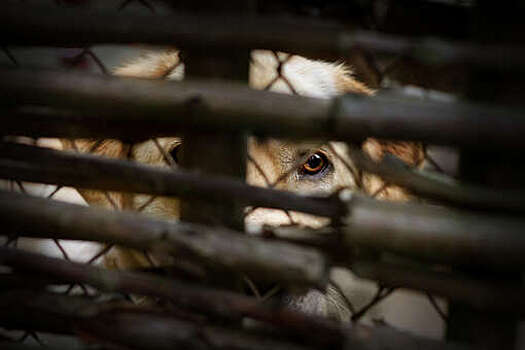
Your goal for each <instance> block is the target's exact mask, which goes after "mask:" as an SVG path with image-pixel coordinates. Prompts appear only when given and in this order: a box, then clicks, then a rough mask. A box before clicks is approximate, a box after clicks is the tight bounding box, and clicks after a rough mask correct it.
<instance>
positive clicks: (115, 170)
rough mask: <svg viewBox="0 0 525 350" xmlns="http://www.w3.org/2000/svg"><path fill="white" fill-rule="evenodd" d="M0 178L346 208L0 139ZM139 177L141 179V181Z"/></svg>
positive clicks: (329, 212)
mask: <svg viewBox="0 0 525 350" xmlns="http://www.w3.org/2000/svg"><path fill="white" fill-rule="evenodd" d="M0 178H5V179H12V180H21V181H32V182H39V183H47V184H58V185H63V186H74V187H78V188H89V189H100V190H109V191H125V192H135V193H148V194H154V195H164V196H177V197H180V198H188V197H190V198H193V199H201V200H208V201H213V202H224V201H228V200H230V201H231V200H235V201H238V202H239V203H240V204H242V205H252V206H261V207H268V208H282V209H287V210H295V211H301V212H305V213H310V214H316V215H321V216H328V217H339V216H340V215H342V213H343V212H344V210H343V208H342V207H341V206H340V205H339V202H338V200H336V199H335V200H334V199H332V198H321V197H306V196H300V195H297V194H294V193H291V192H284V191H279V190H274V189H268V188H261V187H255V186H250V185H247V184H246V183H244V182H242V181H238V180H237V181H236V180H233V179H231V178H228V177H222V176H217V175H202V174H198V173H194V172H188V171H184V170H182V169H177V171H174V170H172V169H166V168H160V167H152V166H147V165H144V164H140V163H135V162H128V161H123V160H117V159H108V158H102V157H97V156H93V155H89V154H74V153H70V152H62V151H55V150H51V149H46V148H40V147H33V146H27V145H22V144H14V143H0ZM137 179H140V181H137Z"/></svg>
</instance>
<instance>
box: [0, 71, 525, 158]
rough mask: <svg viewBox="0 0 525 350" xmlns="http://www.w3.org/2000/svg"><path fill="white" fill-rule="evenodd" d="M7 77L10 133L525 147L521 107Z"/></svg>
mask: <svg viewBox="0 0 525 350" xmlns="http://www.w3.org/2000/svg"><path fill="white" fill-rule="evenodd" d="M1 74H2V77H3V78H2V79H1V80H0V93H1V94H2V95H3V96H5V98H4V100H3V106H4V107H3V110H2V113H1V114H2V119H3V128H2V134H4V135H9V134H11V135H27V136H51V137H56V136H61V137H67V136H69V137H98V138H104V137H116V138H125V139H131V138H141V139H143V138H145V137H153V136H173V135H176V134H180V133H181V131H183V130H192V129H198V130H199V131H214V132H232V131H238V130H247V131H250V132H254V133H256V134H259V135H268V136H281V137H312V138H325V139H330V140H343V141H361V140H363V139H365V138H367V137H378V138H384V139H402V140H417V141H423V142H427V143H430V144H447V145H455V146H462V147H473V148H476V149H484V148H486V149H491V150H493V149H496V148H512V149H513V150H516V149H521V148H524V147H525V138H523V135H524V134H525V119H524V118H523V115H524V114H525V113H524V111H523V110H522V109H520V108H517V107H515V108H511V107H501V106H500V107H498V106H491V105H483V104H473V103H466V102H457V103H451V102H438V101H421V100H418V99H413V98H400V97H398V96H397V97H396V96H389V95H388V94H386V95H383V94H379V95H378V96H374V97H366V96H357V95H348V96H344V97H341V98H335V99H332V100H325V99H317V98H307V97H301V96H289V95H284V94H278V93H272V92H268V91H255V90H252V89H249V88H248V87H245V86H242V85H238V84H235V83H227V82H222V83H221V82H217V81H215V82H198V81H194V82H174V81H145V80H138V79H131V78H127V79H123V78H116V77H102V76H97V75H89V74H73V73H62V72H49V71H47V72H45V71H39V72H38V74H36V73H35V72H34V71H24V70H3V71H1ZM23 105H41V106H47V107H52V108H55V109H58V110H59V111H58V113H57V114H53V113H50V111H49V109H46V108H44V109H42V108H41V107H39V108H35V107H25V106H23ZM15 106H17V107H15ZM10 113H14V115H13V116H10ZM66 126H67V127H66ZM55 128H56V130H57V131H56V132H53V130H54V129H55ZM39 130H40V131H39Z"/></svg>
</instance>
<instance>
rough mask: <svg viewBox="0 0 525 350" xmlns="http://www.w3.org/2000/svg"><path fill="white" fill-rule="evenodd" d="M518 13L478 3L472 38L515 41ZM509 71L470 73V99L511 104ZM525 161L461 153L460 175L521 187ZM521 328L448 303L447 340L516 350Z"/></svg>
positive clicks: (486, 275) (513, 320)
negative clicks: (513, 19) (514, 28)
mask: <svg viewBox="0 0 525 350" xmlns="http://www.w3.org/2000/svg"><path fill="white" fill-rule="evenodd" d="M515 14H516V9H514V8H513V4H512V3H511V2H505V5H504V6H502V4H500V3H498V4H496V3H495V2H491V1H485V0H481V1H479V2H478V4H477V8H476V12H475V13H474V14H473V15H474V17H473V23H472V24H473V26H472V29H473V30H474V33H473V34H474V37H473V39H474V40H478V41H492V42H494V41H497V42H498V43H502V42H504V41H508V39H511V38H514V39H515V33H514V30H512V31H509V29H510V28H513V25H514V24H516V23H509V22H512V20H510V18H509V16H507V15H510V17H513V16H514V15H515ZM503 24H504V25H503ZM506 73H507V74H503V73H502V72H498V73H494V72H490V71H483V70H481V69H479V68H476V69H474V70H473V71H472V72H471V80H470V86H469V91H468V92H467V95H468V97H469V98H471V99H477V100H480V101H487V100H488V101H490V102H495V101H500V102H508V97H509V96H508V94H506V93H505V89H503V88H502V85H503V86H509V83H510V82H511V80H510V79H509V78H511V75H510V74H508V73H509V72H506ZM480 142H482V141H480ZM523 160H525V159H524V157H523V155H520V154H517V153H515V152H514V153H513V152H510V151H508V152H501V151H499V152H498V151H493V152H486V151H484V152H478V151H475V150H461V152H460V164H459V173H460V176H461V177H462V179H463V180H465V181H466V182H471V183H477V184H480V185H484V186H490V187H493V188H494V187H495V188H498V187H499V188H502V187H508V186H510V187H513V188H516V187H518V186H522V187H523V178H524V176H525V167H523V166H522V165H521V164H523ZM514 164H517V166H514ZM464 272H466V273H469V274H471V275H474V276H477V277H479V278H483V279H498V280H507V281H514V282H515V281H517V280H519V279H520V276H519V272H517V271H514V272H513V271H509V272H508V273H506V274H501V273H500V274H498V275H495V274H494V273H493V272H491V271H482V270H476V271H472V270H469V271H464ZM473 297H475V296H473ZM517 325H518V315H517V314H509V313H498V312H484V311H479V310H475V309H473V308H471V307H468V306H466V305H464V304H461V303H457V302H454V303H450V305H449V319H448V325H447V326H448V328H447V338H448V339H450V340H455V341H461V342H467V343H470V344H473V345H474V346H475V347H476V349H514V348H515V342H516V331H517Z"/></svg>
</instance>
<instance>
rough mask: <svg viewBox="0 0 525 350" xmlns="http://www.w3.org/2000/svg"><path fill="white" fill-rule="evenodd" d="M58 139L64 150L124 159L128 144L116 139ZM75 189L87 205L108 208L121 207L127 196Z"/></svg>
mask: <svg viewBox="0 0 525 350" xmlns="http://www.w3.org/2000/svg"><path fill="white" fill-rule="evenodd" d="M60 141H61V142H62V148H63V149H64V150H70V151H76V152H79V153H89V154H94V155H98V156H102V157H109V158H120V159H126V158H127V156H128V153H129V146H128V145H125V144H124V143H122V142H120V141H117V140H99V141H97V140H86V139H76V140H67V139H62V140H60ZM77 190H78V192H79V193H80V194H81V195H82V197H83V198H84V200H85V201H86V202H87V203H88V204H89V205H96V206H101V207H105V208H108V209H118V210H121V209H123V208H124V203H125V198H126V196H129V194H124V193H119V192H107V191H99V190H87V189H77Z"/></svg>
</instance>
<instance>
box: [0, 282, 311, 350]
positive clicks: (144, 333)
mask: <svg viewBox="0 0 525 350" xmlns="http://www.w3.org/2000/svg"><path fill="white" fill-rule="evenodd" d="M0 296H1V298H2V300H1V301H0V309H2V313H1V314H0V324H1V325H2V326H4V327H8V328H15V329H16V328H31V329H32V330H34V331H52V332H54V333H62V334H77V335H82V336H84V337H89V338H90V339H92V340H98V341H101V342H103V343H106V344H107V343H108V342H110V343H111V344H112V345H116V344H118V345H120V346H125V348H128V347H131V348H133V349H173V348H182V349H223V348H226V349H229V348H233V349H246V350H250V349H257V350H259V349H261V350H265V349H267V350H270V349H281V350H282V349H294V350H298V349H305V348H304V347H302V346H300V345H294V344H293V343H291V342H290V341H289V340H273V339H268V337H266V336H265V335H261V334H250V333H248V332H246V331H244V330H243V329H229V328H226V327H217V326H213V325H210V324H202V322H191V321H188V320H184V319H182V318H177V317H176V316H174V315H173V314H169V313H162V312H159V311H158V310H155V309H147V308H145V309H144V308H143V309H141V308H139V307H133V306H129V305H128V306H127V307H122V306H120V307H119V306H117V305H111V303H107V304H104V303H96V302H94V301H91V300H89V299H87V298H79V297H71V296H64V295H59V294H51V293H45V292H40V293H38V292H29V291H23V290H18V291H16V294H15V293H14V292H11V293H5V292H4V293H2V294H0ZM29 315H31V316H32V317H28V316H29ZM243 331H244V332H243ZM119 348H120V347H119Z"/></svg>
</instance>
